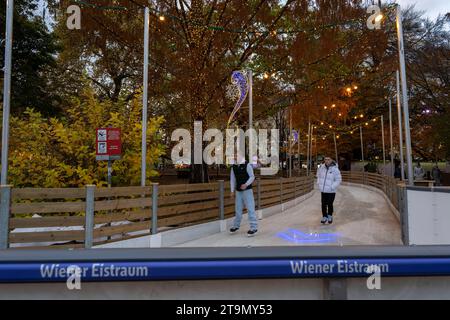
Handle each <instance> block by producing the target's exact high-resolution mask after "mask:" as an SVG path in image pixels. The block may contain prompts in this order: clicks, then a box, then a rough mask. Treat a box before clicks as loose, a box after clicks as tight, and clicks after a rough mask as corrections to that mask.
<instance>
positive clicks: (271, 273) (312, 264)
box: [0, 258, 450, 283]
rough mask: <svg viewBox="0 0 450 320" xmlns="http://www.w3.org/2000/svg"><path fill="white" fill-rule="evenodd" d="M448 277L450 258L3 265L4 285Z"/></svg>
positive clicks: (0, 266)
mask: <svg viewBox="0 0 450 320" xmlns="http://www.w3.org/2000/svg"><path fill="white" fill-rule="evenodd" d="M377 271H378V272H379V273H380V275H381V276H444V275H450V258H416V259H409V258H408V259H405V258H402V259H341V260H336V259H308V260H301V259H300V260H287V259H280V260H217V261H167V262H162V261H142V262H98V263H89V262H84V263H77V264H69V263H45V264H40V263H1V264H0V283H1V282H3V283H5V282H9V283H11V282H65V281H67V279H69V278H70V277H71V276H73V275H77V276H79V278H80V279H81V281H139V280H183V279H185V280H187V279H250V278H322V277H368V276H370V275H372V274H374V273H375V272H377Z"/></svg>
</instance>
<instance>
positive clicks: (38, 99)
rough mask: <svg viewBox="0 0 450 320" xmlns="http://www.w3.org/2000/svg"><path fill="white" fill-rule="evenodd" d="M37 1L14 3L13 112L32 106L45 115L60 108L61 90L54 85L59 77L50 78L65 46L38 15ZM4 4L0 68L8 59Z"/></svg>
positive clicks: (0, 90)
mask: <svg viewBox="0 0 450 320" xmlns="http://www.w3.org/2000/svg"><path fill="white" fill-rule="evenodd" d="M38 2H39V1H37V0H17V1H15V2H14V20H13V21H14V24H13V30H14V31H13V32H14V35H13V49H12V54H13V59H12V75H11V80H12V86H11V112H12V113H13V114H19V113H20V112H23V111H24V110H25V109H26V107H29V106H31V104H30V103H31V102H32V104H33V107H34V108H35V109H36V110H39V111H41V112H42V113H44V114H45V115H55V114H56V113H57V112H58V111H59V110H58V107H59V102H60V98H59V95H58V92H57V91H56V90H53V88H51V87H52V86H53V84H52V82H55V81H57V79H58V76H57V77H55V78H54V79H50V73H51V72H52V70H54V69H55V68H56V55H57V53H58V52H59V51H60V49H61V47H60V45H59V43H58V40H57V37H56V35H55V34H54V33H53V32H51V31H50V30H49V29H48V28H47V26H46V23H45V21H44V19H43V18H42V17H40V16H38V15H37V11H36V10H37V8H38ZM2 3H3V4H2V5H1V6H0V42H1V43H2V45H1V46H0V66H1V67H0V68H2V67H3V62H4V46H3V44H4V43H3V42H2V41H3V40H4V37H5V25H6V4H5V2H2ZM0 95H3V72H0Z"/></svg>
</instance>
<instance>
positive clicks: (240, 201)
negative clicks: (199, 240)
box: [230, 156, 258, 237]
mask: <svg viewBox="0 0 450 320" xmlns="http://www.w3.org/2000/svg"><path fill="white" fill-rule="evenodd" d="M254 180H255V175H254V173H253V167H252V165H251V164H250V163H248V162H247V161H245V157H243V156H238V161H237V163H236V164H234V165H233V166H232V167H231V172H230V187H231V196H232V197H235V211H236V216H235V218H234V222H233V227H232V228H231V229H230V233H231V234H233V233H236V232H237V231H238V230H239V228H240V226H241V220H242V210H243V208H244V205H245V207H246V208H247V211H248V220H249V222H250V230H248V232H247V236H249V237H253V236H254V235H255V234H256V233H257V232H258V218H257V217H256V212H255V199H254V197H253V190H252V183H253V181H254ZM235 192H236V195H235Z"/></svg>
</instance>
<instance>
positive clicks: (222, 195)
mask: <svg viewBox="0 0 450 320" xmlns="http://www.w3.org/2000/svg"><path fill="white" fill-rule="evenodd" d="M218 182H219V219H220V220H224V219H225V185H224V183H225V182H224V181H223V180H219V181H218Z"/></svg>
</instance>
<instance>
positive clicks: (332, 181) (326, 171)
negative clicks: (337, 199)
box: [317, 162, 342, 193]
mask: <svg viewBox="0 0 450 320" xmlns="http://www.w3.org/2000/svg"><path fill="white" fill-rule="evenodd" d="M341 182H342V177H341V172H340V171H339V169H338V167H337V165H336V163H334V162H333V163H332V164H331V165H330V166H329V167H328V168H327V166H326V165H325V164H322V165H321V166H320V167H319V170H317V186H318V187H319V190H320V192H324V193H336V191H337V188H338V187H339V185H340V184H341Z"/></svg>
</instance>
